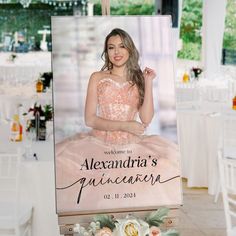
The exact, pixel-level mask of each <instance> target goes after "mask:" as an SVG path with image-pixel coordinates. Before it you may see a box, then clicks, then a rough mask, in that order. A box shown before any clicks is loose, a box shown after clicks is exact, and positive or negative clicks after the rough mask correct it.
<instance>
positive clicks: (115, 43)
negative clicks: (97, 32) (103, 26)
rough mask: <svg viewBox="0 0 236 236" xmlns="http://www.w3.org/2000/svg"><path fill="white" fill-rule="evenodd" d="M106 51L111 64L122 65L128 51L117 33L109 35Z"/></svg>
mask: <svg viewBox="0 0 236 236" xmlns="http://www.w3.org/2000/svg"><path fill="white" fill-rule="evenodd" d="M107 53H108V57H109V60H110V62H111V63H112V64H113V66H116V67H122V66H124V65H125V64H126V62H127V61H128V59H129V52H128V50H127V49H126V48H125V46H124V44H123V42H122V39H121V37H120V36H119V35H116V36H111V37H110V38H109V39H108V41H107Z"/></svg>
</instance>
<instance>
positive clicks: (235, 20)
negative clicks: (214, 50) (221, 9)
mask: <svg viewBox="0 0 236 236" xmlns="http://www.w3.org/2000/svg"><path fill="white" fill-rule="evenodd" d="M226 9H227V11H226V12H227V14H226V19H225V32H224V42H223V47H224V48H227V49H234V50H236V0H228V1H227V8H226Z"/></svg>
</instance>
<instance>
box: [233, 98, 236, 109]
mask: <svg viewBox="0 0 236 236" xmlns="http://www.w3.org/2000/svg"><path fill="white" fill-rule="evenodd" d="M232 108H233V110H236V96H235V97H234V98H233V107H232Z"/></svg>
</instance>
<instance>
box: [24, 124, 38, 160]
mask: <svg viewBox="0 0 236 236" xmlns="http://www.w3.org/2000/svg"><path fill="white" fill-rule="evenodd" d="M25 136H26V141H25V154H24V156H25V158H26V159H34V153H33V149H32V145H33V142H34V141H35V140H36V130H35V128H32V127H31V128H30V129H28V130H26V131H25Z"/></svg>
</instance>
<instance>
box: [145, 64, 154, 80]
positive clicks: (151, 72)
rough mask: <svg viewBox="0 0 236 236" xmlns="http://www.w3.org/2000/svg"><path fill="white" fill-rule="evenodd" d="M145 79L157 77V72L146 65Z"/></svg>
mask: <svg viewBox="0 0 236 236" xmlns="http://www.w3.org/2000/svg"><path fill="white" fill-rule="evenodd" d="M143 76H144V80H145V81H147V80H151V81H152V80H153V79H154V78H155V77H156V73H155V71H154V70H153V69H151V68H148V67H146V68H145V69H144V71H143Z"/></svg>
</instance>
